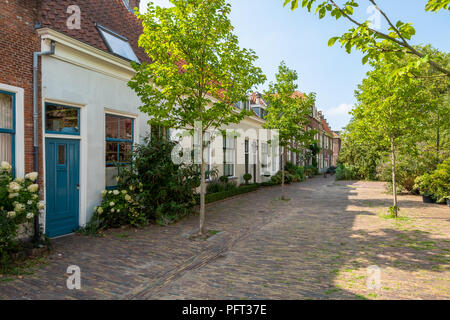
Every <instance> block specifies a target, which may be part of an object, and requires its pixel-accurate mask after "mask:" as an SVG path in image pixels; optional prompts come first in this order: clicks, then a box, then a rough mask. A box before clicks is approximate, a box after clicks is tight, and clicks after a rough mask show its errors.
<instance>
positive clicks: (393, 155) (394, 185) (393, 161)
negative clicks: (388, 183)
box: [391, 137, 398, 218]
mask: <svg viewBox="0 0 450 320" xmlns="http://www.w3.org/2000/svg"><path fill="white" fill-rule="evenodd" d="M391 156H392V193H393V196H394V216H395V217H396V218H397V215H398V206H397V181H396V178H395V171H396V168H395V143H394V138H393V137H391Z"/></svg>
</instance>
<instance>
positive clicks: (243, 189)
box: [196, 184, 259, 203]
mask: <svg viewBox="0 0 450 320" xmlns="http://www.w3.org/2000/svg"><path fill="white" fill-rule="evenodd" d="M258 188H259V186H258V185H257V184H249V185H242V186H239V187H235V188H233V189H230V190H226V191H221V192H216V193H208V194H206V195H205V202H206V203H212V202H216V201H219V200H223V199H226V198H229V197H233V196H236V195H239V194H243V193H248V192H252V191H255V190H257V189H258ZM196 198H197V203H200V195H198V194H197V195H196Z"/></svg>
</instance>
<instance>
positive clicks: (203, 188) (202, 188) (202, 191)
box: [199, 130, 206, 235]
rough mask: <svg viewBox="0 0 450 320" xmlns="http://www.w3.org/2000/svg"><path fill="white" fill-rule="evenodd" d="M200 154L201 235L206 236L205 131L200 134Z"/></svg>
mask: <svg viewBox="0 0 450 320" xmlns="http://www.w3.org/2000/svg"><path fill="white" fill-rule="evenodd" d="M200 152H201V156H202V164H201V169H200V174H201V178H200V226H199V234H200V235H204V234H205V233H206V229H205V193H206V178H205V171H206V164H205V159H204V156H203V130H201V132H200Z"/></svg>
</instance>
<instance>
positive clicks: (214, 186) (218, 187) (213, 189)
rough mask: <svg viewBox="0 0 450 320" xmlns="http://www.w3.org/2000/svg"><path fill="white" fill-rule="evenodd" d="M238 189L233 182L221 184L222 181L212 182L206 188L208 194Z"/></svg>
mask: <svg viewBox="0 0 450 320" xmlns="http://www.w3.org/2000/svg"><path fill="white" fill-rule="evenodd" d="M235 188H236V184H235V183H233V182H221V181H217V180H215V181H211V182H209V183H208V185H207V186H206V193H217V192H223V191H229V190H232V189H235Z"/></svg>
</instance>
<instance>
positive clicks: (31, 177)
mask: <svg viewBox="0 0 450 320" xmlns="http://www.w3.org/2000/svg"><path fill="white" fill-rule="evenodd" d="M37 177H38V173H37V172H30V173H27V174H26V175H25V179H28V180H30V181H33V182H35V181H36V179H37Z"/></svg>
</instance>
